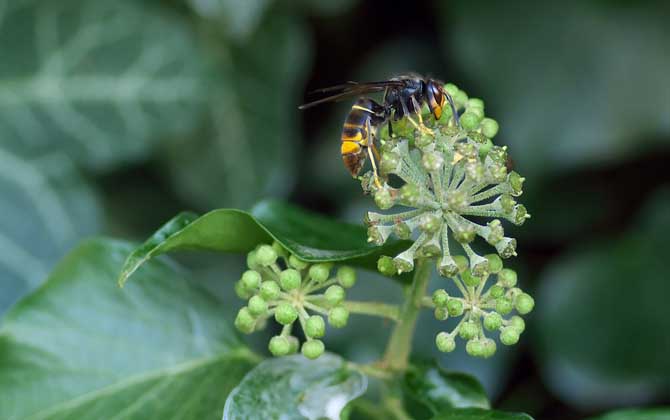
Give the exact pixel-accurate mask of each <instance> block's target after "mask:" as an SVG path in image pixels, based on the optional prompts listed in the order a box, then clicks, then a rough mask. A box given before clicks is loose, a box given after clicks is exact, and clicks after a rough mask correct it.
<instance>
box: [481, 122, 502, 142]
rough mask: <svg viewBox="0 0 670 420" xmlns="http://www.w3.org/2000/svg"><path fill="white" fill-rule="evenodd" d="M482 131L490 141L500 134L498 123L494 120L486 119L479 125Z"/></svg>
mask: <svg viewBox="0 0 670 420" xmlns="http://www.w3.org/2000/svg"><path fill="white" fill-rule="evenodd" d="M479 126H480V127H481V129H482V133H484V135H485V136H486V137H488V138H490V139H492V138H494V137H495V136H496V134H498V129H499V128H500V127H499V126H498V122H497V121H496V120H494V119H492V118H484V119H483V120H482V122H481V123H480V124H479Z"/></svg>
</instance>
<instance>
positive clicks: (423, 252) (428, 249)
mask: <svg viewBox="0 0 670 420" xmlns="http://www.w3.org/2000/svg"><path fill="white" fill-rule="evenodd" d="M438 237H439V235H437V234H433V235H432V236H431V237H430V239H428V240H427V241H425V242H424V243H423V244H421V246H420V247H419V249H418V250H417V253H416V255H415V257H417V258H418V257H436V256H438V255H440V251H441V250H442V248H441V246H440V240H439V239H438Z"/></svg>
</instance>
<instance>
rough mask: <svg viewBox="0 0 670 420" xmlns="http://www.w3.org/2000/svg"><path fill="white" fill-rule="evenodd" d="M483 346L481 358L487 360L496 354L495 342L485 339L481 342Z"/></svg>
mask: <svg viewBox="0 0 670 420" xmlns="http://www.w3.org/2000/svg"><path fill="white" fill-rule="evenodd" d="M482 344H483V346H484V351H483V352H482V357H484V358H489V357H491V356H493V355H494V354H496V342H495V341H494V340H492V339H490V338H485V339H484V340H482Z"/></svg>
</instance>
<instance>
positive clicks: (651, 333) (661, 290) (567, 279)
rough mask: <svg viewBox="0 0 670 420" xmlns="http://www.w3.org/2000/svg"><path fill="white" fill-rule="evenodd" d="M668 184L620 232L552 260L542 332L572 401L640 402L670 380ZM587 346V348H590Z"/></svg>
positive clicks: (553, 382)
mask: <svg viewBox="0 0 670 420" xmlns="http://www.w3.org/2000/svg"><path fill="white" fill-rule="evenodd" d="M669 213H670V190H668V189H666V190H664V191H661V192H660V193H659V194H658V195H656V196H655V197H654V198H653V199H652V200H651V201H650V203H649V204H648V205H647V206H646V208H645V209H644V210H643V212H642V214H641V216H640V217H639V221H638V222H637V223H636V224H635V228H634V229H633V230H632V231H631V232H630V233H628V234H626V235H623V236H621V238H619V239H609V240H607V241H603V240H599V241H593V242H591V243H585V244H583V245H582V247H581V248H580V249H578V250H575V251H574V252H572V253H570V254H568V255H565V256H563V257H562V258H560V259H558V260H557V261H556V262H555V263H553V264H552V265H551V266H550V267H549V268H548V269H547V271H546V272H545V273H544V274H543V275H542V287H541V288H540V289H539V290H538V293H537V297H536V298H537V305H536V308H537V310H536V311H537V313H536V314H535V317H536V321H537V325H538V328H537V335H536V337H537V339H538V344H539V345H538V346H535V347H534V348H535V349H536V350H537V351H538V356H539V357H541V359H542V363H541V366H542V367H543V371H544V375H545V377H546V382H547V385H548V386H549V388H550V389H551V390H552V391H553V392H554V393H556V394H557V395H559V396H560V398H561V399H563V400H566V401H569V402H570V403H571V404H573V405H578V406H583V407H588V408H589V409H593V408H596V407H608V406H611V405H612V403H613V402H617V403H618V404H629V405H633V404H640V403H645V402H647V401H648V398H649V395H653V394H654V393H655V392H662V390H665V389H667V387H668V385H670V381H669V380H668V378H670V360H669V359H668V358H667V357H666V355H667V354H668V353H670V341H669V340H667V339H661V338H659V337H660V336H659V334H663V333H664V332H666V331H670V306H669V305H668V304H667V296H669V295H670V282H668V281H667V264H666V261H665V260H664V259H663V258H659V252H661V250H666V249H667V238H668V237H670V223H668V214H669ZM584 349H588V351H584Z"/></svg>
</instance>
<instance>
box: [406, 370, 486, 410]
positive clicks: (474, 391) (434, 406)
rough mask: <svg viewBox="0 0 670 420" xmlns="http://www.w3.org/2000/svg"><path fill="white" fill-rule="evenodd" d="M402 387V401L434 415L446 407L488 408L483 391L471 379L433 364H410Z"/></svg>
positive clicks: (472, 378)
mask: <svg viewBox="0 0 670 420" xmlns="http://www.w3.org/2000/svg"><path fill="white" fill-rule="evenodd" d="M402 384H403V393H404V396H405V399H407V400H409V401H410V402H416V403H419V404H421V405H423V406H425V407H426V408H428V409H429V410H430V411H431V412H432V413H433V414H438V413H440V412H442V411H443V410H445V409H448V408H466V407H477V408H490V405H489V400H488V398H487V396H486V392H485V391H484V388H483V387H482V385H481V384H480V383H479V382H478V381H477V380H476V379H475V378H474V377H472V376H470V375H468V374H465V373H457V372H445V371H444V370H443V369H442V368H440V367H439V366H437V365H435V364H434V363H431V364H420V365H413V366H412V367H411V368H410V369H409V370H408V371H407V373H406V374H405V377H404V378H403V382H402Z"/></svg>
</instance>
